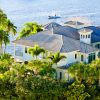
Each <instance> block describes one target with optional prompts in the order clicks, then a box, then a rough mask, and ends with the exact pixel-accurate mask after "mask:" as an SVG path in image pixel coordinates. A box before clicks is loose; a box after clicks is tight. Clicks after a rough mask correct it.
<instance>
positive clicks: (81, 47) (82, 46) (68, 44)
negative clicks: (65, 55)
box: [61, 36, 98, 53]
mask: <svg viewBox="0 0 100 100" xmlns="http://www.w3.org/2000/svg"><path fill="white" fill-rule="evenodd" d="M62 39H63V45H62V48H61V52H72V51H76V50H77V51H79V52H82V53H90V52H94V51H98V49H96V48H94V47H92V46H91V45H89V44H86V43H83V42H80V40H75V39H72V38H69V37H65V36H62Z"/></svg>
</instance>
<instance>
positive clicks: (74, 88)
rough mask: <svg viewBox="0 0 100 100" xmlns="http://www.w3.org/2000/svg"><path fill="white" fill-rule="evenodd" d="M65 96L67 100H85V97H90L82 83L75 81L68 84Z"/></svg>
mask: <svg viewBox="0 0 100 100" xmlns="http://www.w3.org/2000/svg"><path fill="white" fill-rule="evenodd" d="M65 97H66V98H67V100H85V99H86V98H87V97H90V95H89V94H88V93H87V92H85V86H84V84H80V83H77V82H75V83H73V84H71V85H70V86H68V89H67V92H66V93H65Z"/></svg>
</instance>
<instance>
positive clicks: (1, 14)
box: [0, 9, 7, 27]
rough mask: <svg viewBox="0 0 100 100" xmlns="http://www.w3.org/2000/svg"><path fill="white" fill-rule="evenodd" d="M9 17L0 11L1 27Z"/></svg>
mask: <svg viewBox="0 0 100 100" xmlns="http://www.w3.org/2000/svg"><path fill="white" fill-rule="evenodd" d="M6 19H7V15H6V14H5V13H4V12H3V11H2V10H1V9H0V27H1V26H2V25H3V24H4V23H5V20H6Z"/></svg>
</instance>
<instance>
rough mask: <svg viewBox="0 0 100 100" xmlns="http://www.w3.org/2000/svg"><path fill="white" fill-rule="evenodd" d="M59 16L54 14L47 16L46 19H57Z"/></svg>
mask: <svg viewBox="0 0 100 100" xmlns="http://www.w3.org/2000/svg"><path fill="white" fill-rule="evenodd" d="M58 18H61V17H60V16H57V15H56V14H55V15H54V16H48V19H58Z"/></svg>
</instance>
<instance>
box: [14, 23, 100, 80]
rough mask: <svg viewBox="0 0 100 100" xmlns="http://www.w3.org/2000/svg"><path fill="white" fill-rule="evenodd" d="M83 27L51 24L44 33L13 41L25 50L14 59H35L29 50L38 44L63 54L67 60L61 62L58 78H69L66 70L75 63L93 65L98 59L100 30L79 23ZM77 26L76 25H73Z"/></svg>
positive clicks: (16, 53) (58, 68)
mask: <svg viewBox="0 0 100 100" xmlns="http://www.w3.org/2000/svg"><path fill="white" fill-rule="evenodd" d="M70 23H71V24H72V22H69V23H68V22H67V24H70ZM77 23H78V24H79V25H81V27H80V26H79V27H78V24H77V27H78V28H77V27H76V28H75V27H71V26H70V25H65V26H62V25H59V24H57V23H55V22H51V23H49V24H47V25H45V26H44V31H42V32H39V33H37V34H35V35H31V36H28V37H25V38H22V39H19V40H15V41H13V43H14V44H15V45H20V46H21V47H23V50H22V51H21V50H20V51H19V53H18V51H17V52H16V46H15V55H14V57H15V58H16V57H17V58H19V59H21V60H23V61H28V60H31V59H33V58H32V56H31V55H30V54H28V53H27V48H29V47H34V45H36V44H38V45H39V46H40V47H42V48H44V49H46V50H48V51H50V52H57V51H59V52H61V53H62V54H63V55H65V56H66V59H63V60H61V61H60V62H59V63H58V65H57V67H56V69H57V73H58V78H60V79H61V78H63V79H64V78H66V77H68V74H65V73H67V72H66V71H67V70H66V69H67V68H68V67H69V66H70V65H71V64H73V63H76V62H84V63H91V62H92V61H93V60H96V59H98V55H99V54H100V53H99V49H100V28H99V27H95V26H87V27H84V25H83V23H79V22H77ZM73 25H76V24H73ZM62 72H63V73H62Z"/></svg>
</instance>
